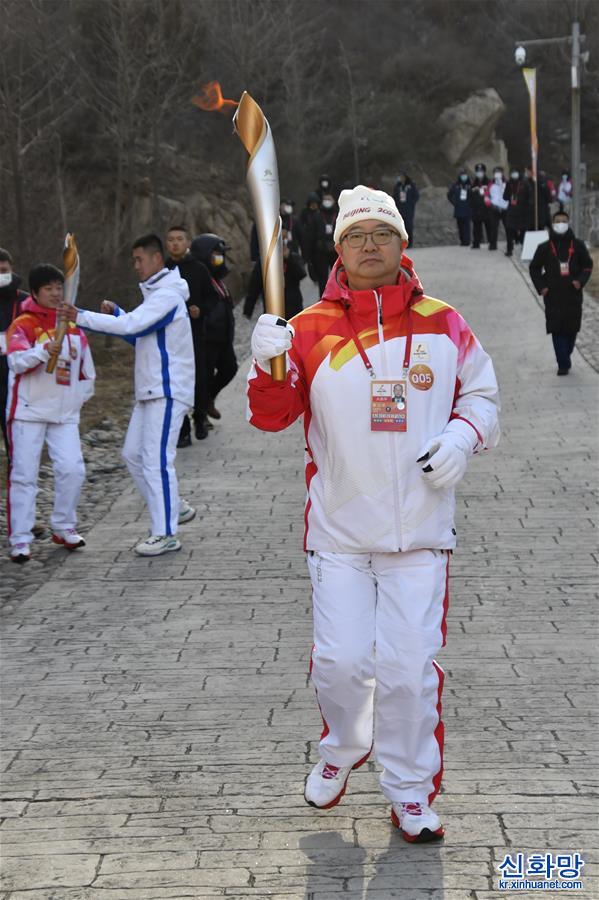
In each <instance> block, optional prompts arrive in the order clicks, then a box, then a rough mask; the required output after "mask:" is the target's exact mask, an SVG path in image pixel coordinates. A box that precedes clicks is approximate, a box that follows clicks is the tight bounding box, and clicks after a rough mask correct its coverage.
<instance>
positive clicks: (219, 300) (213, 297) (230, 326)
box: [191, 234, 238, 419]
mask: <svg viewBox="0 0 599 900" xmlns="http://www.w3.org/2000/svg"><path fill="white" fill-rule="evenodd" d="M229 249H230V247H228V246H227V244H226V243H225V241H224V239H223V238H222V237H220V236H219V235H218V234H200V235H198V236H197V237H194V239H193V241H192V242H191V255H192V256H193V257H194V258H195V259H199V261H200V262H201V263H204V265H205V266H206V268H207V269H208V272H209V273H210V284H211V288H212V290H211V292H210V294H208V296H207V297H206V298H205V300H204V309H203V310H202V314H201V318H202V321H203V325H204V330H203V336H204V341H205V348H206V353H205V366H206V371H207V382H206V383H207V389H208V390H207V392H208V397H207V406H206V412H207V413H208V415H209V416H210V418H211V419H220V418H221V414H220V412H219V410H218V409H217V408H216V406H215V405H214V401H215V399H216V397H217V396H218V394H219V393H220V392H221V391H222V389H223V388H224V387H226V385H227V384H229V382H230V381H232V379H233V378H234V377H235V373H236V372H237V368H238V366H237V358H236V356H235V349H234V347H233V340H234V337H235V319H234V316H233V299H232V297H231V294H230V293H229V289H228V288H227V286H226V284H225V283H224V280H223V279H224V278H226V276H227V275H228V273H229V268H228V266H227V251H228V250H229Z"/></svg>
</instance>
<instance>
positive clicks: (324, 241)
mask: <svg viewBox="0 0 599 900" xmlns="http://www.w3.org/2000/svg"><path fill="white" fill-rule="evenodd" d="M337 211H338V210H337V203H336V200H335V198H334V197H333V195H332V194H324V196H323V198H322V202H321V203H320V204H319V202H318V195H317V194H316V193H314V194H310V195H309V196H308V203H307V208H306V209H305V210H304V213H305V215H304V216H303V218H302V237H303V242H304V245H303V256H304V259H305V260H307V262H308V272H309V273H310V278H312V280H313V281H316V282H318V289H319V291H320V293H321V294H322V293H323V291H324V289H325V287H326V283H327V279H328V277H329V272H330V271H331V268H332V267H333V266H334V265H335V260H336V259H337V253H336V251H335V240H334V232H335V222H336V220H337Z"/></svg>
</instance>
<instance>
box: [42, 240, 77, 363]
mask: <svg viewBox="0 0 599 900" xmlns="http://www.w3.org/2000/svg"><path fill="white" fill-rule="evenodd" d="M62 264H63V268H64V299H65V302H66V303H68V304H69V305H73V304H74V303H75V298H76V296H77V290H78V288H79V253H78V252H77V244H76V243H75V235H74V234H71V232H68V233H67V236H66V237H65V239H64V250H63V253H62ZM68 327H69V322H68V319H67V317H66V316H60V317H57V318H56V330H55V333H54V340H55V341H57V342H58V343H59V344H60V346H61V347H62V342H63V341H64V339H65V335H66V333H67V329H68ZM59 355H60V350H58V352H56V353H53V354H52V355H51V356H50V358H49V360H48V362H47V363H46V372H49V373H50V375H51V374H52V372H53V371H54V369H55V368H56V363H57V362H58V357H59Z"/></svg>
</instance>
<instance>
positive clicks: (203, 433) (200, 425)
mask: <svg viewBox="0 0 599 900" xmlns="http://www.w3.org/2000/svg"><path fill="white" fill-rule="evenodd" d="M195 435H196V438H197V439H198V441H204V440H205V439H206V438H207V437H208V429H207V428H206V420H205V419H203V418H202V419H198V420H197V421H196V424H195Z"/></svg>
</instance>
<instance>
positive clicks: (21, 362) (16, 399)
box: [6, 297, 96, 424]
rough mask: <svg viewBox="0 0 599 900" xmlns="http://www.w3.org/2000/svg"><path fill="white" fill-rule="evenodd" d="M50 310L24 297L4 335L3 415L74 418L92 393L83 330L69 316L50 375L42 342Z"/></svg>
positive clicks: (56, 420) (48, 335)
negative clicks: (6, 371) (6, 369)
mask: <svg viewBox="0 0 599 900" xmlns="http://www.w3.org/2000/svg"><path fill="white" fill-rule="evenodd" d="M55 329H56V310H54V309H46V307H44V306H39V304H37V303H36V302H35V300H34V299H33V297H28V298H27V299H26V300H25V301H24V302H23V304H22V305H21V313H20V315H19V316H18V317H17V318H16V319H15V320H14V321H13V322H12V324H11V326H10V328H9V329H8V332H7V335H6V341H7V357H8V367H9V376H8V402H7V406H6V418H7V420H8V421H12V420H13V419H21V420H23V421H26V422H52V423H53V424H64V423H65V422H71V423H72V422H78V421H79V411H80V409H81V407H82V406H83V404H84V403H85V402H86V400H89V398H90V397H91V396H92V395H93V393H94V381H95V378H96V371H95V369H94V363H93V360H92V355H91V351H90V349H89V344H88V341H87V338H86V336H85V335H84V334H83V332H82V331H81V329H80V328H78V327H77V325H76V324H75V323H74V322H69V327H68V330H67V333H66V336H65V338H64V340H63V342H62V348H61V351H60V355H59V360H58V365H57V366H56V369H55V370H54V372H53V373H52V374H51V375H50V374H49V373H48V372H46V363H47V362H48V359H49V354H48V351H47V350H46V348H45V345H46V344H47V343H48V341H50V340H53V338H54V334H55Z"/></svg>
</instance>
